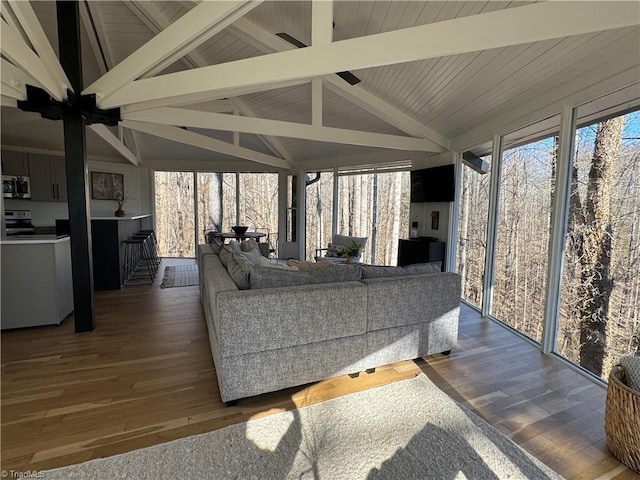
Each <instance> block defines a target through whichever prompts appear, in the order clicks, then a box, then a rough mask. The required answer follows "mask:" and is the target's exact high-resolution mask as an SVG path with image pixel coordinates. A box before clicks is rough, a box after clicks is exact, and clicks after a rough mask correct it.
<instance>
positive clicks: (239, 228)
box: [231, 225, 249, 235]
mask: <svg viewBox="0 0 640 480" xmlns="http://www.w3.org/2000/svg"><path fill="white" fill-rule="evenodd" d="M231 230H233V232H234V233H235V234H236V235H244V234H245V233H247V230H249V227H245V226H244V225H235V226H233V227H231Z"/></svg>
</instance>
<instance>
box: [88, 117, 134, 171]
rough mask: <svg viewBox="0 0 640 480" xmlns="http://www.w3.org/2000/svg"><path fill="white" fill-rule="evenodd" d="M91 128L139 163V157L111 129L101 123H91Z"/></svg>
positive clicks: (120, 151) (128, 158) (128, 157)
mask: <svg viewBox="0 0 640 480" xmlns="http://www.w3.org/2000/svg"><path fill="white" fill-rule="evenodd" d="M89 128H90V129H91V130H93V131H94V132H95V133H96V134H98V135H99V136H100V137H101V138H102V139H103V140H104V141H106V142H107V143H108V144H109V145H111V146H112V147H113V148H114V149H115V150H116V151H117V152H118V153H119V154H120V155H122V156H123V157H124V158H126V159H127V160H129V161H130V162H131V163H133V164H134V165H136V166H137V165H138V157H136V155H135V154H134V153H133V152H132V151H131V150H129V149H128V148H127V146H126V145H125V144H124V143H122V142H121V141H120V139H119V138H118V137H116V136H115V135H114V134H113V133H112V132H111V130H109V129H108V128H107V127H105V126H104V125H101V124H93V125H89Z"/></svg>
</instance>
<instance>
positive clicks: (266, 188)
mask: <svg viewBox="0 0 640 480" xmlns="http://www.w3.org/2000/svg"><path fill="white" fill-rule="evenodd" d="M239 180H240V183H239V187H240V188H239V198H238V206H239V213H240V218H239V223H240V225H247V226H248V227H249V230H252V231H258V232H263V233H266V234H267V238H266V239H263V240H268V241H269V243H270V244H271V247H272V248H275V246H276V245H277V243H278V242H277V235H278V174H277V173H241V174H240V175H239ZM234 225H235V224H234Z"/></svg>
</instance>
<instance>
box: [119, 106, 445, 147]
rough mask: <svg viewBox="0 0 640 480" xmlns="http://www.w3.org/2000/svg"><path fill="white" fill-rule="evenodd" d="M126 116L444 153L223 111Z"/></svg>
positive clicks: (420, 143) (426, 143)
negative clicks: (227, 113) (223, 112)
mask: <svg viewBox="0 0 640 480" xmlns="http://www.w3.org/2000/svg"><path fill="white" fill-rule="evenodd" d="M123 119H126V120H138V121H144V122H150V123H159V124H163V125H179V126H185V127H195V128H207V129H211V130H223V131H231V132H235V131H237V132H243V133H255V134H265V135H273V136H279V137H289V138H302V139H305V140H314V141H318V142H331V143H342V144H348V145H360V146H369V147H379V148H391V149H395V150H414V151H423V152H442V151H443V149H442V147H439V146H437V145H434V144H433V142H431V141H430V140H426V139H424V138H413V137H401V136H398V135H387V134H382V133H371V132H362V131H358V130H346V129H341V128H331V127H317V126H314V125H305V124H301V123H292V122H281V121H278V120H267V119H263V118H252V117H238V116H233V115H224V114H220V113H209V112H199V111H195V110H187V109H182V108H171V107H162V108H157V109H154V110H144V111H141V112H135V113H128V114H123Z"/></svg>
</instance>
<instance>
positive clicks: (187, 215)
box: [155, 172, 195, 257]
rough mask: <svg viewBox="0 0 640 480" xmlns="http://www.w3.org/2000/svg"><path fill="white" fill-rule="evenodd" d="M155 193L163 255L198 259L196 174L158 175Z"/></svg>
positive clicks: (157, 231)
mask: <svg viewBox="0 0 640 480" xmlns="http://www.w3.org/2000/svg"><path fill="white" fill-rule="evenodd" d="M155 193H156V197H155V212H156V218H155V220H156V235H157V238H158V243H159V246H160V255H162V256H163V257H194V256H195V212H194V202H193V193H194V192H193V172H155Z"/></svg>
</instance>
